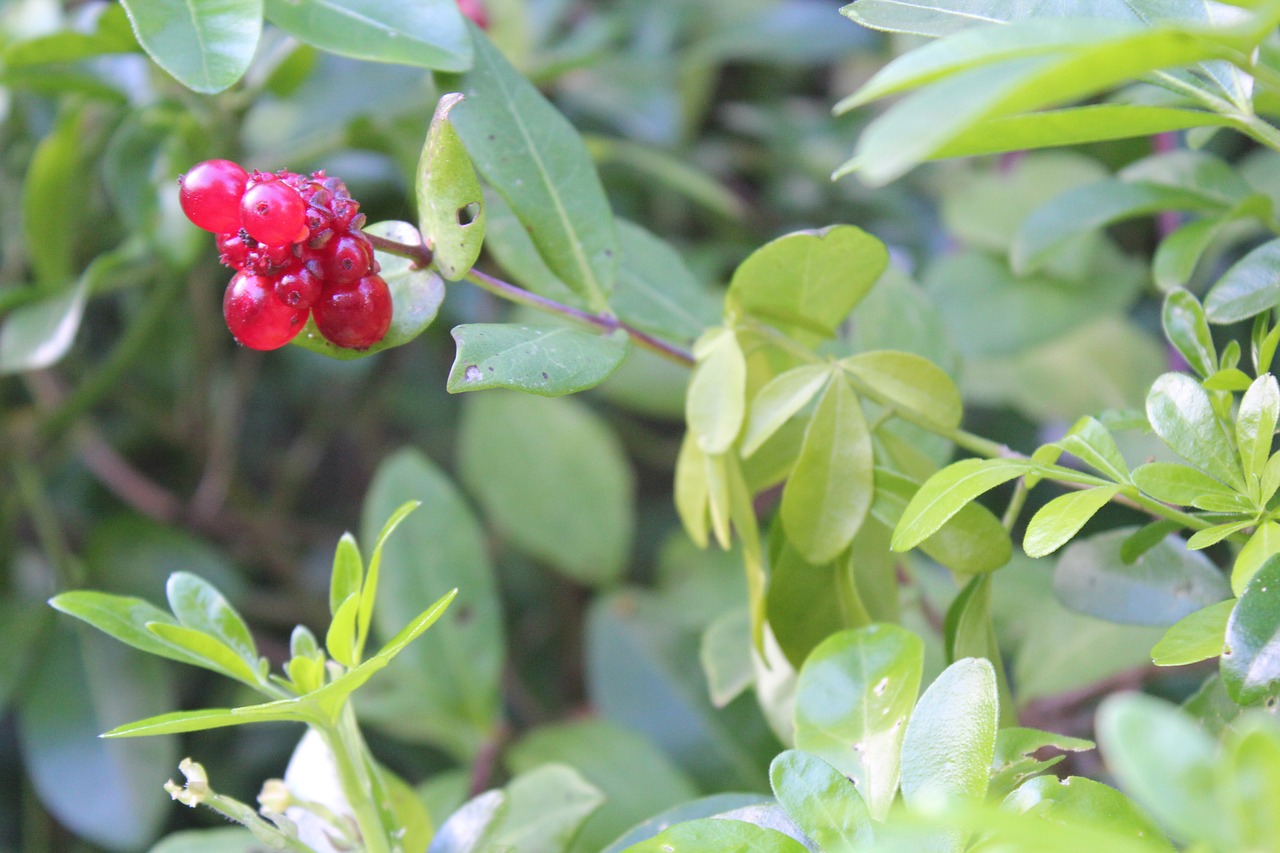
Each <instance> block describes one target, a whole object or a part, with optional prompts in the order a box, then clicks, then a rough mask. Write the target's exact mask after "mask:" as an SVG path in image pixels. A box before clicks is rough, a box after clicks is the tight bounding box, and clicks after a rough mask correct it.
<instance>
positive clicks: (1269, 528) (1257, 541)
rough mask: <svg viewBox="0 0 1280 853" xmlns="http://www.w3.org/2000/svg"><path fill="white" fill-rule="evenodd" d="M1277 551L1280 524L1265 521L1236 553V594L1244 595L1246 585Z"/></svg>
mask: <svg viewBox="0 0 1280 853" xmlns="http://www.w3.org/2000/svg"><path fill="white" fill-rule="evenodd" d="M1276 553H1280V524H1277V523H1276V522H1274V521H1270V520H1268V521H1264V522H1262V523H1261V524H1259V525H1258V527H1257V529H1256V530H1254V532H1253V533H1252V534H1251V535H1250V536H1249V541H1248V542H1246V543H1245V544H1244V547H1243V548H1241V549H1240V553H1239V554H1237V555H1236V561H1235V564H1234V565H1233V566H1232V567H1231V589H1232V591H1233V592H1234V593H1235V594H1236V595H1243V594H1244V590H1245V587H1246V586H1248V585H1249V581H1251V580H1253V576H1254V575H1255V574H1257V573H1258V569H1259V568H1260V567H1261V566H1262V564H1263V563H1264V562H1266V561H1267V560H1268V559H1270V558H1271V556H1272V555H1273V554H1276Z"/></svg>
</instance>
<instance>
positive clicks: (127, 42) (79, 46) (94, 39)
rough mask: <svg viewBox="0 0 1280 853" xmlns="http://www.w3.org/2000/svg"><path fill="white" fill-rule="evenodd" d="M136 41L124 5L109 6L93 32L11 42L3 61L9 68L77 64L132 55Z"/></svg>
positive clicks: (62, 32)
mask: <svg viewBox="0 0 1280 853" xmlns="http://www.w3.org/2000/svg"><path fill="white" fill-rule="evenodd" d="M137 49H138V42H137V40H136V39H134V37H133V32H132V30H131V29H130V28H129V18H128V16H127V15H126V14H125V11H124V7H123V6H109V7H108V8H106V9H104V10H102V13H101V14H99V15H98V16H97V19H96V20H95V21H94V22H93V32H91V33H90V32H80V31H76V30H70V29H64V30H58V31H56V32H52V33H49V34H48V35H37V36H35V37H34V38H25V39H23V40H21V41H12V42H9V43H8V44H6V45H5V49H4V62H5V65H6V66H7V67H9V68H19V67H22V66H27V65H49V64H53V63H62V62H77V61H79V60H81V59H89V58H90V57H95V56H102V55H103V54H108V53H132V52H135V51H136V50H137Z"/></svg>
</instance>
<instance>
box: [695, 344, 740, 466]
mask: <svg viewBox="0 0 1280 853" xmlns="http://www.w3.org/2000/svg"><path fill="white" fill-rule="evenodd" d="M694 356H695V357H696V358H697V360H698V363H697V365H696V366H695V367H694V368H693V376H691V377H690V379H689V390H688V392H687V396H686V398H685V417H686V418H687V419H688V421H689V429H690V431H692V432H693V434H694V435H696V436H697V438H698V445H699V446H700V447H701V448H702V450H703V451H705V452H706V453H709V454H715V453H724V452H725V451H726V450H728V449H729V446H730V445H731V444H733V441H734V439H736V438H737V437H738V433H739V432H740V431H741V429H742V422H743V420H744V418H745V417H746V407H747V400H746V394H747V390H746V385H747V361H746V357H745V356H744V355H743V353H742V347H741V346H740V345H739V344H738V338H737V336H736V335H734V333H733V330H732V329H726V328H716V329H709V330H708V331H707V332H706V334H704V335H703V336H702V337H701V338H700V339H699V340H698V343H697V345H695V347H694Z"/></svg>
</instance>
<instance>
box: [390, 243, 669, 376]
mask: <svg viewBox="0 0 1280 853" xmlns="http://www.w3.org/2000/svg"><path fill="white" fill-rule="evenodd" d="M365 236H366V237H368V238H369V242H371V243H373V247H374V248H375V249H378V250H380V251H383V252H387V253H388V254H392V255H398V256H399V257H402V258H408V259H409V260H411V261H413V263H414V266H415V267H419V268H425V267H427V266H429V265H430V264H431V257H432V256H431V250H430V249H428V248H427V247H426V246H425V245H423V244H422V243H419V244H417V245H412V246H411V245H409V244H407V243H399V242H397V241H395V240H388V239H387V238H386V237H377V236H375V235H373V234H366V235H365ZM465 280H466V281H469V282H471V283H472V284H474V285H475V286H476V287H479V288H480V289H481V290H485V291H488V292H489V293H492V294H493V295H494V296H497V297H499V298H501V299H505V300H507V301H508V302H514V303H516V304H517V305H525V306H528V307H530V308H536V309H537V310H539V311H543V312H546V313H547V314H555V315H557V316H559V317H564V318H565V319H567V320H573V321H575V322H578V323H582V324H584V325H587V326H590V327H592V328H593V329H595V330H597V331H600V332H604V333H605V334H608V333H610V332H624V333H626V335H627V336H628V337H629V338H631V340H632V341H634V342H635V343H636V345H637V346H639V347H642V348H644V349H647V350H649V351H650V352H652V353H656V354H657V355H660V356H662V357H663V358H665V359H668V360H669V361H674V362H675V363H676V364H682V365H684V366H685V367H692V366H693V354H692V353H690V352H689V351H688V350H686V349H685V348H683V347H680V346H677V345H676V344H673V343H670V342H668V341H664V340H662V339H661V338H656V337H654V336H653V335H650V334H649V333H647V332H642V331H640V330H639V329H637V328H635V327H634V326H632V325H629V324H627V323H624V322H622V321H621V320H619V319H618V318H617V317H614V316H613V315H611V314H593V313H592V312H590V311H584V310H582V309H581V308H575V307H574V306H572V305H565V304H564V303H563V302H557V301H556V300H554V299H548V298H547V297H545V296H541V295H539V294H537V293H533V292H532V291H528V290H525V289H524V288H523V287H517V286H516V285H514V284H512V283H511V282H509V281H503V280H502V279H500V278H497V277H496V276H492V275H489V274H488V273H484V272H481V271H480V270H478V269H472V270H471V271H470V272H468V273H467V275H466V279H465Z"/></svg>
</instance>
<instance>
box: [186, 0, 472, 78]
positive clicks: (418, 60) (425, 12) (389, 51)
mask: <svg viewBox="0 0 1280 853" xmlns="http://www.w3.org/2000/svg"><path fill="white" fill-rule="evenodd" d="M224 2H225V0H224ZM197 5H204V4H197ZM266 9H267V17H268V19H270V21H271V23H273V24H275V25H276V26H278V27H280V29H282V30H285V31H286V32H288V33H289V34H290V35H293V36H295V37H297V38H298V39H299V40H300V41H304V42H306V43H307V44H311V45H315V46H316V47H318V48H321V49H322V50H327V51H329V52H330V53H336V54H339V55H341V56H349V57H351V58H352V59H366V60H369V61H371V62H397V63H400V64H402V65H415V66H418V67H420V68H436V69H439V70H441V71H462V70H464V69H466V68H468V67H470V65H471V58H472V48H471V39H470V38H469V37H468V34H467V29H466V25H465V22H464V21H463V20H462V15H461V14H460V13H459V12H458V8H457V4H455V3H451V2H449V0H417V2H414V3H384V2H381V0H307V2H305V3H299V2H296V0H266Z"/></svg>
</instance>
